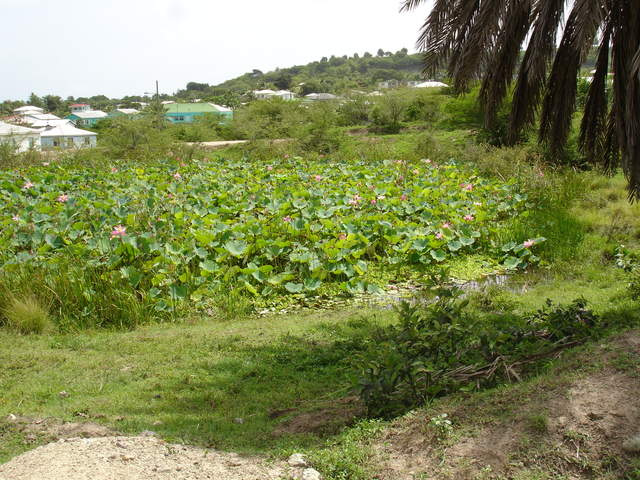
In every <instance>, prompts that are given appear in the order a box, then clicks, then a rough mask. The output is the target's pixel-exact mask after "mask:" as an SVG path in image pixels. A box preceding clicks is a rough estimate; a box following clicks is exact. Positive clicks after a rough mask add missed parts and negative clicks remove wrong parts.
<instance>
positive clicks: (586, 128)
mask: <svg viewBox="0 0 640 480" xmlns="http://www.w3.org/2000/svg"><path fill="white" fill-rule="evenodd" d="M610 42H611V24H610V23H609V24H607V27H606V29H605V31H604V33H603V36H602V40H601V42H600V50H599V52H598V59H597V61H596V68H595V70H596V71H595V73H594V74H593V78H592V79H591V85H590V86H589V92H588V93H587V99H586V102H585V107H584V115H583V116H582V123H581V125H580V145H581V150H582V152H583V153H584V154H585V155H586V156H587V158H589V159H590V160H592V161H600V162H602V161H604V160H605V159H606V158H608V157H607V156H606V155H604V154H603V145H605V142H604V139H605V135H606V132H607V119H606V116H607V110H608V102H607V74H608V73H609V43H610ZM606 163H607V164H608V165H607V167H608V168H610V167H611V164H610V162H606Z"/></svg>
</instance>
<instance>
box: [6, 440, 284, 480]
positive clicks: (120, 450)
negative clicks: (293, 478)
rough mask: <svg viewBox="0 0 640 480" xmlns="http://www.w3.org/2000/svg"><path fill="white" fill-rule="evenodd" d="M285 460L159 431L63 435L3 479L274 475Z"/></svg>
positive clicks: (180, 479) (234, 479)
mask: <svg viewBox="0 0 640 480" xmlns="http://www.w3.org/2000/svg"><path fill="white" fill-rule="evenodd" d="M289 473H290V471H289V469H288V467H286V466H285V465H275V464H272V465H268V464H266V463H265V462H264V461H263V460H262V459H259V458H255V457H242V456H239V455H236V454H233V453H222V452H217V451H214V450H205V449H200V448H196V447H188V446H184V445H172V444H169V443H165V442H163V441H162V440H160V439H158V438H155V437H101V438H73V439H63V440H58V441H57V442H55V443H50V444H48V445H44V446H42V447H39V448H36V449H35V450H31V451H30V452H27V453H24V454H22V455H20V456H18V457H16V458H14V459H13V460H11V461H10V462H8V463H6V464H4V465H0V479H1V480H28V479H29V480H32V479H45V478H46V479H47V480H87V479H92V478H95V479H98V478H99V479H100V480H116V479H118V480H120V479H125V478H126V479H127V480H151V479H154V480H156V479H157V480H187V479H189V480H192V479H195V478H197V479H216V480H217V479H225V480H270V479H274V480H275V479H278V478H281V477H282V476H284V475H288V474H289Z"/></svg>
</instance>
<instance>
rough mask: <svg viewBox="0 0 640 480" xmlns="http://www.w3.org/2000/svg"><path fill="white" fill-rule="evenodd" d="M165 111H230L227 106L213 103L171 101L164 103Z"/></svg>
mask: <svg viewBox="0 0 640 480" xmlns="http://www.w3.org/2000/svg"><path fill="white" fill-rule="evenodd" d="M165 108H166V111H167V113H223V112H231V111H232V110H231V109H230V108H227V107H223V106H220V105H216V104H214V103H208V102H204V103H171V104H169V105H165Z"/></svg>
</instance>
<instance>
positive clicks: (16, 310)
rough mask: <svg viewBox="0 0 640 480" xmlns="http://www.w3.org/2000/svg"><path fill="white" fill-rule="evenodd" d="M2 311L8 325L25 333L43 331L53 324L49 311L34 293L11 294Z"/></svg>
mask: <svg viewBox="0 0 640 480" xmlns="http://www.w3.org/2000/svg"><path fill="white" fill-rule="evenodd" d="M2 313H3V314H4V317H5V319H6V324H7V326H8V327H9V328H11V329H13V330H16V331H18V332H20V333H22V334H24V335H29V334H32V333H34V334H39V333H43V332H45V331H47V330H49V329H50V328H51V327H52V326H53V324H52V322H51V318H50V317H49V312H48V311H47V309H46V308H45V307H43V306H42V304H41V303H40V302H39V301H38V299H37V298H36V297H34V296H33V295H25V296H22V297H14V296H11V297H10V298H9V301H8V304H7V305H6V306H5V307H4V309H3V312H2Z"/></svg>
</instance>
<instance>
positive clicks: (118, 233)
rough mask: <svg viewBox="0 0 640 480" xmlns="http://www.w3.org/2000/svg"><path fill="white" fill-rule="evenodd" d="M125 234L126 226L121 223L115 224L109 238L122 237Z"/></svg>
mask: <svg viewBox="0 0 640 480" xmlns="http://www.w3.org/2000/svg"><path fill="white" fill-rule="evenodd" d="M126 234H127V227H125V226H123V225H116V226H115V227H113V230H112V231H111V238H118V237H124V236H125V235H126Z"/></svg>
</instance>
